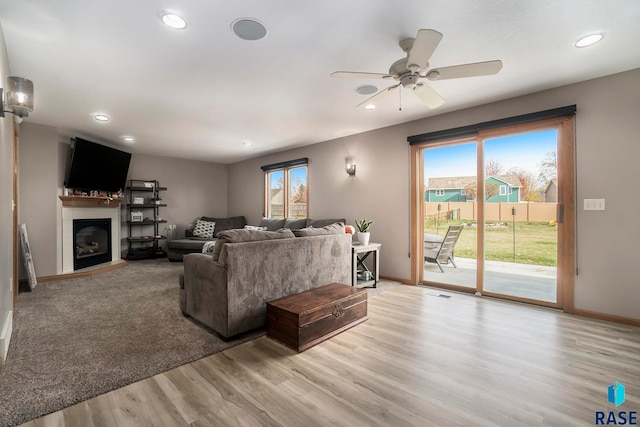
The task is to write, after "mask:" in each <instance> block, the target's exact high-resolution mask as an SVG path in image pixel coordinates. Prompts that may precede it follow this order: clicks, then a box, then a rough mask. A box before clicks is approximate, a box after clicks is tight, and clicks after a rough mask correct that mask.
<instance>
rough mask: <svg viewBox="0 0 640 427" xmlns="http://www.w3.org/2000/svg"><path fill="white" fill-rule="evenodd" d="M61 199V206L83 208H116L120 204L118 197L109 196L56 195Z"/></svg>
mask: <svg viewBox="0 0 640 427" xmlns="http://www.w3.org/2000/svg"><path fill="white" fill-rule="evenodd" d="M58 197H59V198H60V200H62V206H73V207H83V208H117V207H118V206H120V199H111V198H109V197H90V196H58Z"/></svg>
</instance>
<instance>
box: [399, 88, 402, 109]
mask: <svg viewBox="0 0 640 427" xmlns="http://www.w3.org/2000/svg"><path fill="white" fill-rule="evenodd" d="M398 93H399V95H398V96H399V97H400V106H399V107H398V111H402V88H398Z"/></svg>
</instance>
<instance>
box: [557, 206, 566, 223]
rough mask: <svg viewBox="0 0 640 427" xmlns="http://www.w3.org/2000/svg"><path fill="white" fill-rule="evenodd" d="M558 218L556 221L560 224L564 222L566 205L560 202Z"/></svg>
mask: <svg viewBox="0 0 640 427" xmlns="http://www.w3.org/2000/svg"><path fill="white" fill-rule="evenodd" d="M556 218H557V219H556V222H557V223H558V224H562V223H563V222H564V205H561V204H558V206H557V212H556Z"/></svg>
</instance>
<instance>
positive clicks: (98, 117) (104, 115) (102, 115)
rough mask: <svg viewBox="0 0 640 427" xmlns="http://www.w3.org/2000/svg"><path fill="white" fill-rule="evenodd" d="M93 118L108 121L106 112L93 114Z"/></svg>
mask: <svg viewBox="0 0 640 427" xmlns="http://www.w3.org/2000/svg"><path fill="white" fill-rule="evenodd" d="M93 118H94V119H96V120H97V121H99V122H108V121H109V116H107V115H106V114H95V115H94V116H93Z"/></svg>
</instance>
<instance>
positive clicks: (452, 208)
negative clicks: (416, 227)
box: [424, 202, 557, 222]
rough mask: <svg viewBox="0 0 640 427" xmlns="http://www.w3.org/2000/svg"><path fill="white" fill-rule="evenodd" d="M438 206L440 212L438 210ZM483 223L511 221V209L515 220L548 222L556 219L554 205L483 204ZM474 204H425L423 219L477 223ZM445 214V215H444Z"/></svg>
mask: <svg viewBox="0 0 640 427" xmlns="http://www.w3.org/2000/svg"><path fill="white" fill-rule="evenodd" d="M438 205H440V210H438ZM484 206H485V215H484V219H485V221H505V222H508V221H512V220H513V219H514V218H513V215H512V211H511V209H512V208H515V209H516V215H515V220H516V221H523V222H549V221H555V219H556V206H557V204H556V203H537V202H522V203H503V202H497V203H485V204H484ZM477 212H478V207H477V203H476V202H425V203H424V214H425V217H427V218H429V217H432V216H433V217H435V216H438V215H439V216H440V217H441V218H442V217H445V218H449V219H461V220H467V221H477V219H478V215H477ZM445 213H446V214H445Z"/></svg>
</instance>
